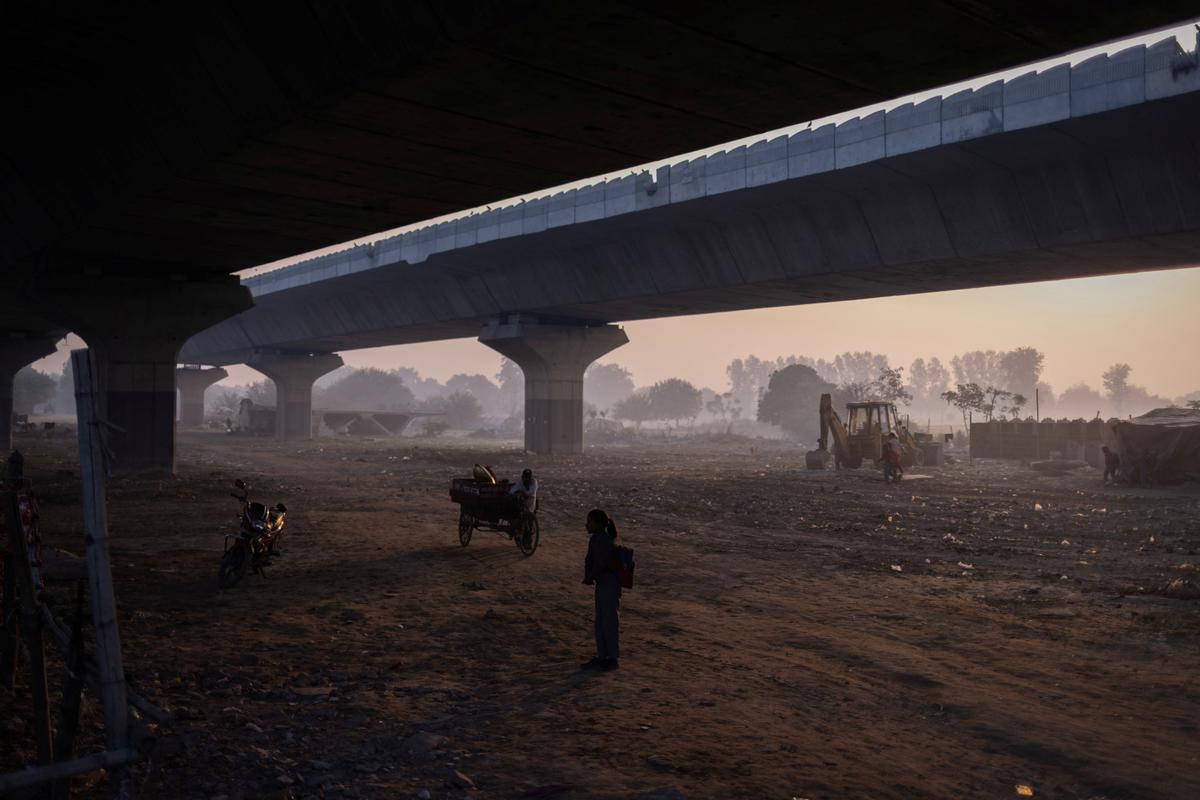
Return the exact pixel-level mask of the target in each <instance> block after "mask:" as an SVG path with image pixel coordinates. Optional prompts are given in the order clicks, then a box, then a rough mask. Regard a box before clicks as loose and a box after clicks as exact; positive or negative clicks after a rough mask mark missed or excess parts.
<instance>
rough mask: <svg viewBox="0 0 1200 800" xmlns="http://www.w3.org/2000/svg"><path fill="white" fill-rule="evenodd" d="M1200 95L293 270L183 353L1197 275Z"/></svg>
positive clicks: (228, 355)
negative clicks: (1166, 273) (1147, 274)
mask: <svg viewBox="0 0 1200 800" xmlns="http://www.w3.org/2000/svg"><path fill="white" fill-rule="evenodd" d="M1198 97H1200V95H1187V96H1181V97H1178V98H1174V99H1171V100H1164V101H1159V102H1158V104H1156V105H1155V106H1153V107H1145V108H1143V107H1136V108H1126V109H1119V110H1116V111H1109V112H1105V113H1104V114H1101V115H1094V116H1091V117H1084V118H1080V119H1071V120H1064V121H1061V122H1059V123H1055V124H1054V125H1048V126H1041V127H1036V128H1029V129H1023V130H1018V131H1011V132H1005V133H1003V134H998V135H995V136H989V137H984V138H980V139H975V140H971V141H967V142H958V143H954V144H950V145H942V146H940V147H938V148H936V149H931V150H922V151H916V152H910V153H905V154H902V155H898V156H895V157H889V158H886V159H883V160H879V161H873V162H869V163H864V164H861V165H856V166H854V167H848V168H844V169H836V170H833V171H830V172H826V173H820V174H813V175H808V176H805V177H801V178H796V179H789V180H784V181H780V182H776V183H772V184H768V185H761V186H755V187H747V188H744V189H740V190H736V191H727V192H723V193H719V194H715V195H707V196H704V197H700V198H697V199H695V200H692V201H689V202H683V203H671V204H669V205H665V206H659V207H655V208H650V209H646V210H641V211H636V212H632V213H628V214H624V215H621V216H616V217H612V218H604V219H597V220H595V221H592V222H588V223H585V224H574V225H564V226H560V227H557V228H553V229H549V230H544V231H542V232H539V233H534V234H527V235H520V236H513V237H510V238H507V239H503V240H496V241H491V242H488V243H486V244H475V245H472V246H466V247H460V248H454V249H449V250H446V251H445V252H441V253H437V254H434V255H431V256H429V257H428V259H427V260H425V261H423V262H421V263H415V264H406V263H403V262H395V263H393V262H391V261H387V260H386V259H384V258H383V257H382V256H377V258H376V259H375V265H374V266H372V267H370V268H364V269H361V270H359V271H350V272H347V273H345V274H341V273H339V274H338V275H337V276H336V277H330V278H326V279H320V280H315V279H314V281H313V282H312V283H304V282H303V281H301V277H303V276H304V275H307V273H292V275H291V276H287V277H283V278H279V279H277V280H276V284H277V285H279V286H281V287H286V288H280V289H279V290H277V291H265V292H262V293H260V294H258V295H256V298H255V299H256V302H257V304H258V305H257V307H256V308H255V309H254V311H253V312H251V313H248V314H245V315H243V316H242V317H240V318H239V319H238V320H237V323H236V324H225V325H219V326H217V327H216V328H214V329H212V330H210V331H206V332H204V333H203V334H202V335H200V336H198V337H196V338H195V339H193V340H192V341H191V342H189V345H188V348H187V355H188V357H189V358H193V357H194V358H197V359H204V360H206V361H207V359H217V360H216V361H212V362H207V363H233V362H234V361H241V360H242V359H243V358H244V357H245V356H244V354H245V353H247V352H248V351H250V350H251V349H253V348H255V347H272V346H274V347H289V348H295V349H312V350H333V349H338V350H340V349H345V348H347V347H375V346H383V345H392V344H403V343H409V342H420V341H431V340H435V339H444V338H457V337H463V336H468V335H472V334H474V333H477V332H478V331H479V329H480V328H481V327H482V326H484V325H486V324H487V320H488V319H492V318H496V317H499V316H501V315H503V314H506V313H513V312H517V311H520V312H528V313H532V314H536V315H538V316H541V317H561V318H568V319H572V318H573V319H588V320H596V321H603V322H616V321H628V320H637V319H645V318H651V317H665V316H675V315H684V314H701V313H710V312H716V311H733V310H740V309H746V308H762V307H770V306H786V305H798V304H803V303H810V302H825V301H835V300H850V299H860V298H865V297H877V296H883V295H894V294H907V293H916V292H923V291H945V290H952V289H964V288H975V287H982V286H993V285H1001V284H1005V283H1016V282H1021V281H1036V280H1058V279H1064V278H1072V277H1083V276H1089V275H1100V274H1108V273H1114V272H1128V271H1132V270H1138V269H1156V268H1166V267H1177V266H1190V265H1192V264H1195V263H1197V262H1198V261H1200V187H1198V185H1197V184H1196V183H1195V182H1194V181H1190V180H1189V176H1191V175H1194V174H1195V173H1196V170H1197V169H1198V168H1200V164H1198V158H1197V141H1198V139H1197V134H1196V131H1197V130H1200V104H1198V103H1197V102H1196V100H1197V98H1198ZM1101 117H1103V119H1101ZM1099 122H1102V123H1103V124H1102V125H1099V127H1092V125H1093V123H1099ZM660 191H661V190H660ZM379 252H380V251H379V250H377V251H376V253H377V254H378V253H379ZM347 257H349V256H347ZM322 258H330V257H322ZM287 269H288V270H291V269H294V268H287ZM314 276H315V273H314ZM263 280H265V279H263ZM293 282H294V283H293Z"/></svg>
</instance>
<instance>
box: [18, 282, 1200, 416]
mask: <svg viewBox="0 0 1200 800" xmlns="http://www.w3.org/2000/svg"><path fill="white" fill-rule="evenodd" d="M1198 301H1200V269H1185V270H1170V271H1162V272H1143V273H1139V274H1136V275H1118V276H1111V277H1105V278H1088V279H1082V280H1071V281H1054V282H1051V283H1038V284H1025V285H1019V286H1005V287H999V288H993V289H971V290H965V291H958V292H939V293H936V294H923V295H912V296H908V297H891V298H881V299H876V300H855V301H851V302H844V303H826V304H821V305H807V306H791V307H788V308H776V309H763V310H759V311H736V312H731V313H727V314H707V315H703V316H695V317H682V318H675V319H663V320H653V321H647V322H631V323H627V324H626V325H625V326H624V327H625V330H626V332H627V333H628V334H629V340H630V341H629V344H627V345H625V346H624V347H622V348H620V349H619V350H615V351H613V353H612V354H610V355H609V356H607V357H605V358H603V359H601V360H602V361H611V362H615V363H617V364H620V365H621V366H623V367H626V368H627V369H629V370H631V371H632V372H633V377H634V381H635V382H636V383H637V384H638V385H639V386H640V385H646V384H650V383H653V382H654V381H657V380H662V379H663V378H667V377H681V378H685V379H687V380H689V381H692V382H693V383H695V384H696V385H698V386H709V387H712V388H714V389H721V388H723V387H725V386H726V379H725V365H726V364H728V363H729V362H730V361H731V360H732V359H734V358H738V357H741V356H746V355H749V354H751V353H753V354H755V355H757V356H759V357H763V358H766V357H771V358H774V357H775V356H781V355H790V354H793V353H794V354H797V355H808V356H812V357H824V358H829V357H831V356H833V355H835V354H837V353H841V352H844V351H846V350H872V351H874V352H877V353H885V354H887V355H888V357H889V358H890V359H891V361H892V364H893V365H901V366H905V367H907V366H908V365H909V364H910V363H911V362H912V360H913V358H915V357H917V356H922V357H925V358H928V357H930V356H938V357H940V358H941V359H942V360H943V361H948V360H949V359H950V357H951V356H953V355H955V354H956V353H961V352H963V351H966V350H977V349H980V350H987V349H992V350H1004V349H1010V348H1013V347H1018V346H1022V345H1031V346H1033V347H1037V348H1039V349H1040V350H1042V351H1043V352H1044V353H1045V354H1046V371H1045V373H1044V378H1045V380H1047V381H1048V382H1049V383H1050V384H1052V385H1053V386H1054V388H1055V389H1056V390H1057V391H1062V390H1063V389H1065V388H1067V387H1068V386H1070V385H1072V384H1074V383H1078V382H1081V381H1082V382H1086V383H1089V384H1091V385H1092V386H1093V387H1097V388H1098V387H1099V386H1100V373H1102V372H1103V371H1104V370H1105V369H1106V368H1107V367H1108V366H1110V365H1111V364H1113V363H1115V362H1118V361H1124V362H1127V363H1129V364H1131V365H1132V366H1133V375H1132V380H1133V382H1134V383H1137V384H1140V385H1143V386H1146V387H1147V388H1148V389H1150V390H1151V391H1153V392H1156V393H1158V394H1162V395H1164V396H1166V397H1169V398H1174V397H1178V396H1180V395H1183V394H1185V393H1188V392H1193V391H1200V357H1197V354H1196V346H1197V344H1198V343H1200V302H1198ZM67 346H74V347H79V346H80V344H79V340H78V339H77V338H75V337H70V340H69V342H68V343H67V345H60V352H59V353H58V354H57V355H55V356H51V357H50V358H48V359H43V360H42V361H41V362H38V364H37V365H36V366H37V367H38V369H41V370H43V371H46V372H54V373H57V372H58V371H59V370H60V369H61V368H62V363H63V361H64V359H65V350H66V349H67ZM342 356H343V358H344V359H345V360H346V363H347V364H350V365H352V366H359V367H365V366H372V367H380V368H383V369H393V368H395V367H400V366H408V367H413V368H415V369H417V370H418V371H419V372H420V373H421V374H422V375H426V376H429V377H434V378H437V379H439V380H445V379H446V378H449V377H450V376H451V375H453V374H455V373H458V372H466V373H483V374H485V375H489V376H492V375H494V374H495V373H496V372H497V370H498V369H499V365H500V357H499V355H498V354H496V353H495V352H494V351H492V350H489V349H488V348H486V347H484V346H483V345H481V344H479V343H478V342H476V341H474V340H473V339H458V340H454V341H448V342H433V343H429V344H419V345H402V346H399V347H382V348H376V349H372V350H356V351H349V352H345V353H342ZM229 373H230V376H229V378H228V379H226V380H225V381H224V383H226V384H232V383H248V382H251V381H256V380H262V379H263V378H262V376H261V375H260V374H259V373H257V372H255V371H254V370H252V369H250V368H249V367H243V366H238V367H230V368H229Z"/></svg>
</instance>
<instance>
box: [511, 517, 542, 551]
mask: <svg viewBox="0 0 1200 800" xmlns="http://www.w3.org/2000/svg"><path fill="white" fill-rule="evenodd" d="M521 522H522V525H521V531H520V533H518V534H517V535H516V536H515V537H514V538H515V539H516V540H517V547H519V548H520V549H521V555H523V556H525V557H526V558H529V557H530V556H531V555H533V551H534V550H537V546H538V520H537V517H535V516H534V515H532V514H530V515H528V516H526V517H525V518H524V519H523V520H522V521H521Z"/></svg>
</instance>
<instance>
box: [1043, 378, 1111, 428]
mask: <svg viewBox="0 0 1200 800" xmlns="http://www.w3.org/2000/svg"><path fill="white" fill-rule="evenodd" d="M1106 405H1107V404H1106V402H1105V400H1104V395H1102V394H1100V393H1099V392H1098V391H1096V390H1095V389H1093V388H1092V387H1090V386H1088V385H1087V384H1086V383H1079V384H1076V385H1074V386H1071V387H1069V388H1068V389H1067V390H1066V391H1064V392H1063V393H1062V394H1061V395H1059V397H1058V400H1057V401H1056V402H1055V405H1054V407H1055V409H1057V412H1058V413H1060V414H1062V415H1064V416H1067V417H1083V418H1084V419H1088V418H1091V417H1093V416H1100V415H1101V412H1102V411H1103V410H1104V408H1105V407H1106Z"/></svg>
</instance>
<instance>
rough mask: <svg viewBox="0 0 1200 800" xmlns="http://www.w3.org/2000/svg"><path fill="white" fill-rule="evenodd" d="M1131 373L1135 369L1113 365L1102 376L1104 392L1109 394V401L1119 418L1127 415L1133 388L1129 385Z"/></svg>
mask: <svg viewBox="0 0 1200 800" xmlns="http://www.w3.org/2000/svg"><path fill="white" fill-rule="evenodd" d="M1131 372H1133V367H1131V366H1129V365H1128V364H1113V365H1112V366H1111V367H1109V368H1108V369H1106V370H1105V371H1104V375H1102V376H1101V380H1102V381H1104V391H1105V392H1106V393H1107V394H1108V399H1109V400H1111V401H1112V404H1113V408H1114V409H1116V412H1117V415H1118V416H1120V415H1121V414H1123V413H1125V405H1126V401H1127V400H1128V399H1129V390H1130V388H1131V387H1130V385H1129V373H1131Z"/></svg>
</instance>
